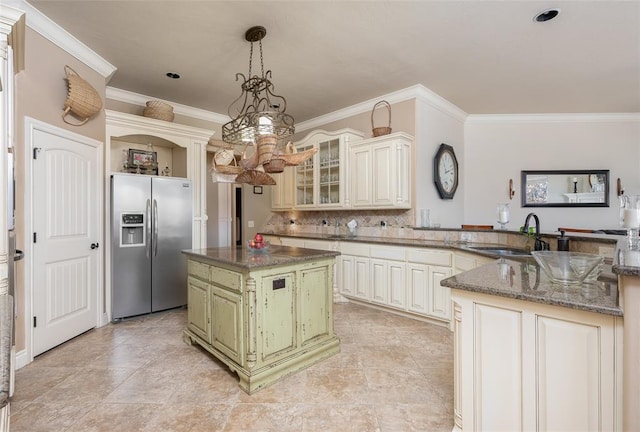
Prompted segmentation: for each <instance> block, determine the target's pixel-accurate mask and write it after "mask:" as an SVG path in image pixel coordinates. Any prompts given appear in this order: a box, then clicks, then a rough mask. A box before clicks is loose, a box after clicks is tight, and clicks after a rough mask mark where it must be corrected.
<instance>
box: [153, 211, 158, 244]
mask: <svg viewBox="0 0 640 432" xmlns="http://www.w3.org/2000/svg"><path fill="white" fill-rule="evenodd" d="M153 256H158V201H156V200H155V199H154V200H153Z"/></svg>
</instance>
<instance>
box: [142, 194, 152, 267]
mask: <svg viewBox="0 0 640 432" xmlns="http://www.w3.org/2000/svg"><path fill="white" fill-rule="evenodd" d="M150 217H151V200H150V199H148V200H147V205H146V207H145V210H144V218H145V219H144V220H145V227H144V230H145V231H146V232H145V235H146V236H147V241H146V242H145V246H144V254H145V256H146V257H147V258H149V256H150V253H151V251H150V250H149V248H150V247H151V242H150V239H151V219H150Z"/></svg>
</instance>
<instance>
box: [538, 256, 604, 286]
mask: <svg viewBox="0 0 640 432" xmlns="http://www.w3.org/2000/svg"><path fill="white" fill-rule="evenodd" d="M531 255H532V256H533V258H534V259H535V260H536V262H537V263H538V265H539V266H540V267H541V268H542V271H544V273H545V274H546V275H547V276H549V279H551V280H552V281H553V282H556V283H559V284H563V285H574V284H580V283H582V282H584V281H585V279H587V278H589V280H595V279H597V278H598V276H599V274H600V270H601V266H602V262H603V261H604V258H603V257H602V256H600V255H595V254H587V253H580V252H562V251H532V252H531Z"/></svg>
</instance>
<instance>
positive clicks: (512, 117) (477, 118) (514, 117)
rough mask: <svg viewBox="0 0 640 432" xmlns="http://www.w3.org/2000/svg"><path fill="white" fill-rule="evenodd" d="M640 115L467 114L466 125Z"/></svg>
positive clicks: (624, 118)
mask: <svg viewBox="0 0 640 432" xmlns="http://www.w3.org/2000/svg"><path fill="white" fill-rule="evenodd" d="M638 121H640V113H566V114H565V113H550V114H469V116H468V117H467V123H471V124H474V123H602V122H638Z"/></svg>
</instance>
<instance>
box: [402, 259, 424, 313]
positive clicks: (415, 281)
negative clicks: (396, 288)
mask: <svg viewBox="0 0 640 432" xmlns="http://www.w3.org/2000/svg"><path fill="white" fill-rule="evenodd" d="M407 285H408V287H407V288H408V290H409V302H408V304H407V309H408V310H409V311H411V312H417V313H421V314H426V313H428V312H429V309H428V304H427V302H428V296H427V292H428V289H429V266H426V265H423V264H415V263H408V264H407Z"/></svg>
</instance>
